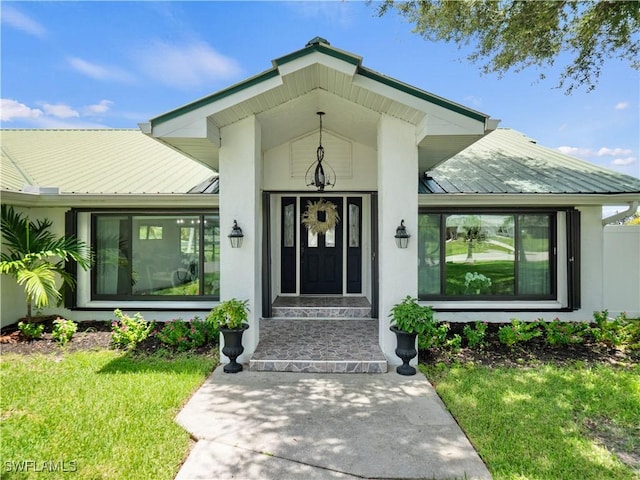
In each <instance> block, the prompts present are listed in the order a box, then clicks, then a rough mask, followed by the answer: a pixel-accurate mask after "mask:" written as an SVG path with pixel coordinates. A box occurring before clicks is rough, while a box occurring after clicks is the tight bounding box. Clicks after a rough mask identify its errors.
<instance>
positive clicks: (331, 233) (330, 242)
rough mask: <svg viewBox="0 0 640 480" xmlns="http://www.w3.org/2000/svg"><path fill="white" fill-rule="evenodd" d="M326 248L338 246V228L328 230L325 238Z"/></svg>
mask: <svg viewBox="0 0 640 480" xmlns="http://www.w3.org/2000/svg"><path fill="white" fill-rule="evenodd" d="M324 246H325V247H335V246H336V227H332V228H331V229H330V230H327V233H326V234H325V236H324Z"/></svg>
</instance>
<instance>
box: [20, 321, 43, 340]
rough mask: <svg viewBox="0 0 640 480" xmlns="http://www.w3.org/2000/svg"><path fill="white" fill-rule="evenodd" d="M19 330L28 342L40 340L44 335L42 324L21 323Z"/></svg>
mask: <svg viewBox="0 0 640 480" xmlns="http://www.w3.org/2000/svg"><path fill="white" fill-rule="evenodd" d="M18 330H20V333H21V334H22V336H23V337H24V338H26V339H27V340H38V339H39V338H40V337H42V334H43V333H44V325H43V324H42V323H30V322H19V323H18Z"/></svg>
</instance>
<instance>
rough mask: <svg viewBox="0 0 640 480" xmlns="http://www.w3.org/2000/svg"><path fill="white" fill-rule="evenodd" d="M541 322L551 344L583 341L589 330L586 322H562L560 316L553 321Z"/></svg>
mask: <svg viewBox="0 0 640 480" xmlns="http://www.w3.org/2000/svg"><path fill="white" fill-rule="evenodd" d="M540 324H541V325H543V326H544V330H545V337H546V340H547V343H548V344H549V345H569V344H576V343H582V342H583V341H584V334H585V333H587V332H588V331H589V326H588V325H587V324H585V323H576V322H561V321H560V320H559V319H558V318H556V319H554V320H553V321H552V322H540Z"/></svg>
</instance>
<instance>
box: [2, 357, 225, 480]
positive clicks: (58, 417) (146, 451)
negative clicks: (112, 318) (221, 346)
mask: <svg viewBox="0 0 640 480" xmlns="http://www.w3.org/2000/svg"><path fill="white" fill-rule="evenodd" d="M216 363H217V360H216V359H215V358H213V357H204V356H186V355H184V356H176V357H173V358H161V357H159V356H154V357H149V356H129V355H126V354H123V353H121V352H116V351H97V352H77V353H70V354H64V355H62V356H53V355H51V356H43V355H33V356H18V355H2V356H1V357H0V366H1V370H0V375H1V376H0V378H1V381H2V383H1V384H2V398H1V400H0V407H1V408H0V419H1V420H2V421H1V423H0V434H1V437H2V453H1V464H0V465H1V468H2V471H1V475H2V478H3V479H5V478H6V479H18V478H43V477H45V476H48V477H50V478H60V476H61V475H60V472H58V473H57V474H47V473H46V472H44V473H43V472H40V473H36V472H34V471H33V468H31V471H30V472H27V473H25V472H23V473H16V472H15V471H9V470H12V469H10V468H8V466H7V465H8V464H7V462H21V461H22V462H24V461H27V460H34V461H36V462H40V467H41V466H42V465H41V462H43V461H48V462H65V465H67V468H68V467H69V465H71V466H73V465H75V468H76V469H77V471H76V472H73V473H67V474H64V475H66V478H74V479H75V478H77V479H112V478H127V479H138V478H139V479H145V480H146V479H149V478H153V479H165V478H166V479H171V478H174V476H175V475H176V473H177V471H178V468H179V466H180V464H181V462H182V461H183V460H184V458H185V456H186V454H187V452H188V448H189V435H188V433H187V432H186V431H184V430H183V429H182V428H181V427H179V426H178V425H177V424H176V423H175V422H174V417H175V415H176V413H177V412H178V411H179V410H180V408H181V407H182V405H183V404H184V402H185V401H186V400H187V399H188V397H189V396H190V394H191V393H192V392H194V391H195V389H196V388H197V387H198V386H199V385H200V384H201V383H202V382H203V381H204V379H205V378H206V376H207V375H208V374H209V373H210V372H211V371H212V369H213V368H214V367H215V365H216ZM70 462H74V463H70ZM13 470H15V468H13Z"/></svg>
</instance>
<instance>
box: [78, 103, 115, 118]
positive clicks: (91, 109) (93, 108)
mask: <svg viewBox="0 0 640 480" xmlns="http://www.w3.org/2000/svg"><path fill="white" fill-rule="evenodd" d="M111 105H113V102H112V101H111V100H100V101H99V102H98V103H95V104H93V105H87V106H86V107H85V108H84V111H85V114H86V115H100V114H102V113H106V112H108V111H109V109H110V108H111Z"/></svg>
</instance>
